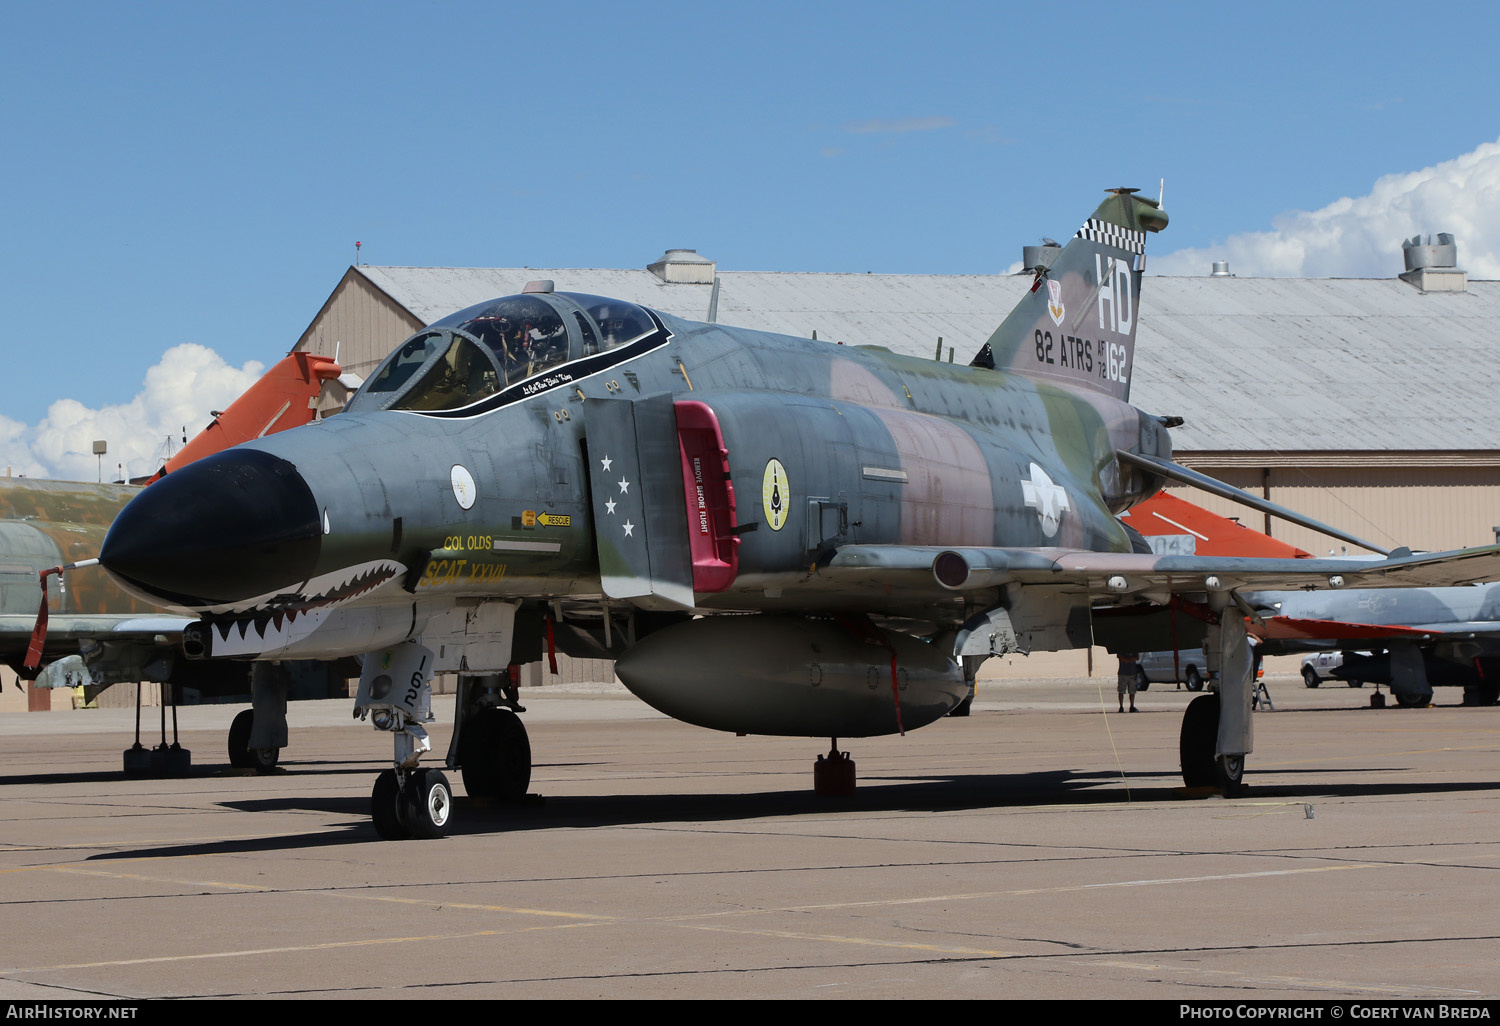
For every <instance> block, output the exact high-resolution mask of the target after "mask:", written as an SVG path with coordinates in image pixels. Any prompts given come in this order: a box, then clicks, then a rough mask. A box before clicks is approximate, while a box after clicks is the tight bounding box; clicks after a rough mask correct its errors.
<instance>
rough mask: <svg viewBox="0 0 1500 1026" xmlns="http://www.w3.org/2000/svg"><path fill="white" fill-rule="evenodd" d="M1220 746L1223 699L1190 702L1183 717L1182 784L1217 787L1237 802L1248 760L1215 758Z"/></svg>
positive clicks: (1205, 697) (1201, 698)
mask: <svg viewBox="0 0 1500 1026" xmlns="http://www.w3.org/2000/svg"><path fill="white" fill-rule="evenodd" d="M1218 746H1219V695H1218V692H1210V693H1209V694H1206V695H1199V696H1198V697H1197V698H1195V699H1193V700H1192V701H1191V702H1189V703H1188V707H1187V711H1186V712H1184V713H1183V714H1182V733H1181V735H1180V736H1179V739H1178V755H1179V756H1180V758H1181V761H1182V782H1183V784H1185V785H1186V786H1188V787H1215V788H1218V789H1219V790H1220V791H1223V792H1224V794H1225V795H1227V796H1229V797H1230V798H1233V797H1235V796H1236V795H1238V794H1240V793H1241V792H1242V791H1243V790H1244V786H1245V785H1244V777H1245V757H1244V756H1243V755H1224V756H1220V755H1215V754H1214V752H1215V750H1216V749H1217V748H1218Z"/></svg>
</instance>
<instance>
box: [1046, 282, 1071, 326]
mask: <svg viewBox="0 0 1500 1026" xmlns="http://www.w3.org/2000/svg"><path fill="white" fill-rule="evenodd" d="M1067 312H1068V311H1067V310H1066V309H1065V308H1064V307H1063V301H1062V282H1060V281H1051V280H1050V279H1049V280H1048V282H1047V316H1048V317H1051V318H1052V323H1053V324H1055V325H1057V326H1058V327H1059V328H1061V327H1062V322H1063V315H1064V314H1066V313H1067Z"/></svg>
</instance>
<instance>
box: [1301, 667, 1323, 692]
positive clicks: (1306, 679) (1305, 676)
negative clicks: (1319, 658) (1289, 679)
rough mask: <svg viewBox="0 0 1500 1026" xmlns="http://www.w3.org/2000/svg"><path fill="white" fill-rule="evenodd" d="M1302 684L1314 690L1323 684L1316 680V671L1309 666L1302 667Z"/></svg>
mask: <svg viewBox="0 0 1500 1026" xmlns="http://www.w3.org/2000/svg"><path fill="white" fill-rule="evenodd" d="M1302 683H1304V684H1306V685H1307V686H1308V687H1310V688H1315V687H1317V686H1318V685H1319V684H1321V683H1323V682H1322V681H1321V680H1320V679H1319V678H1318V671H1317V670H1314V669H1313V668H1312V667H1311V666H1304V667H1302Z"/></svg>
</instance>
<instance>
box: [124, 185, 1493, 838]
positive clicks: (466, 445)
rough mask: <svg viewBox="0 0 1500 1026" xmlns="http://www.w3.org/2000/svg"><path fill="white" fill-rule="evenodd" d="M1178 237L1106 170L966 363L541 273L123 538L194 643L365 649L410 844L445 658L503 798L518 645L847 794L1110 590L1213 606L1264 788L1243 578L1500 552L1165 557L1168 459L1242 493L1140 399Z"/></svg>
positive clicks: (1431, 580)
mask: <svg viewBox="0 0 1500 1026" xmlns="http://www.w3.org/2000/svg"><path fill="white" fill-rule="evenodd" d="M1166 224H1167V216H1166V213H1165V212H1164V211H1163V210H1162V209H1161V208H1160V206H1159V203H1156V202H1153V201H1151V200H1149V199H1146V198H1143V197H1141V196H1139V195H1136V191H1135V190H1133V189H1117V190H1111V191H1110V193H1109V194H1108V196H1107V198H1106V199H1105V200H1104V201H1103V202H1102V203H1101V204H1100V205H1099V206H1098V208H1097V209H1096V210H1095V211H1094V213H1093V215H1092V216H1090V217H1089V218H1088V220H1087V221H1086V222H1085V223H1084V225H1083V226H1082V228H1080V229H1079V231H1078V233H1077V234H1076V235H1075V236H1074V238H1073V239H1072V240H1071V241H1070V243H1069V244H1068V245H1067V246H1066V247H1063V248H1050V247H1049V249H1051V252H1050V253H1049V254H1048V255H1049V256H1050V257H1051V258H1052V259H1050V260H1049V261H1048V262H1046V263H1044V264H1039V265H1038V266H1037V267H1035V268H1032V269H1031V273H1032V274H1033V275H1034V285H1033V287H1032V289H1031V291H1030V292H1029V293H1028V294H1027V296H1026V297H1024V298H1023V299H1022V301H1021V302H1020V304H1019V305H1018V306H1017V307H1016V308H1015V310H1013V311H1012V312H1011V313H1010V315H1009V316H1008V317H1006V318H1005V320H1004V321H1003V322H1002V323H1001V324H1000V326H999V327H998V328H997V329H996V330H995V332H994V333H993V335H992V336H991V337H990V338H989V340H988V341H987V342H986V343H985V344H984V346H983V347H982V349H981V350H980V351H979V354H978V355H977V356H976V357H975V359H974V361H973V362H972V364H971V365H969V366H955V365H952V364H946V363H940V362H937V361H924V360H919V359H912V358H908V357H904V356H898V355H895V354H893V353H891V352H889V351H887V350H883V349H881V348H879V347H861V346H847V345H832V344H829V343H826V342H818V341H814V340H809V339H801V338H793V337H789V336H783V335H776V334H771V333H767V332H762V331H752V330H746V329H739V328H733V327H727V326H724V325H721V324H704V323H696V322H692V321H688V320H684V319H681V318H678V317H674V316H670V315H668V314H665V313H661V312H658V311H655V310H651V309H648V308H646V307H643V306H639V305H636V304H633V303H628V302H622V301H619V300H615V299H608V298H604V297H600V296H594V295H586V294H580V293H574V292H568V291H558V290H556V289H555V287H554V283H553V282H550V281H538V282H533V283H531V284H530V285H528V286H527V288H526V290H525V291H524V292H523V293H522V294H521V295H515V296H508V297H505V298H501V299H496V300H494V301H491V302H486V303H481V304H479V305H477V306H474V307H470V308H468V309H465V310H461V311H459V312H457V313H455V314H452V315H451V316H449V317H445V318H443V319H441V320H439V321H437V322H435V323H433V324H432V325H430V326H429V327H427V328H426V329H423V330H422V331H419V332H418V333H417V334H416V335H414V336H413V337H412V338H411V339H409V340H408V341H407V342H405V343H403V344H402V345H401V346H400V347H399V348H398V349H397V350H396V351H395V352H393V353H392V354H391V355H390V356H389V357H388V358H387V359H386V361H385V362H384V363H383V364H382V365H381V366H380V367H379V368H378V369H377V370H376V372H375V373H374V374H372V375H371V377H370V378H369V379H368V381H366V383H365V384H364V385H363V386H362V387H361V389H360V390H359V391H358V392H357V393H356V394H355V395H354V396H353V397H352V398H351V400H350V402H349V404H348V406H347V407H346V410H345V412H344V413H342V414H340V415H339V416H336V417H332V418H329V419H327V420H324V421H321V422H319V423H315V424H312V425H309V426H307V427H303V428H298V429H295V430H292V431H287V432H284V433H282V434H279V435H276V436H274V437H267V438H263V439H259V440H256V441H252V442H249V443H246V444H244V445H241V446H239V447H237V448H234V449H230V450H228V451H226V452H223V453H220V454H218V455H215V456H211V457H209V458H207V459H204V460H201V461H199V462H198V463H195V464H193V465H192V466H190V467H187V468H184V469H183V470H181V471H178V472H177V473H175V474H172V475H170V476H168V477H167V478H166V479H164V480H163V481H161V482H160V483H158V484H156V485H153V486H152V487H151V488H150V489H148V490H147V491H146V492H144V493H143V494H142V495H140V496H139V497H137V498H136V499H135V500H133V501H132V502H131V503H130V505H129V506H127V507H126V508H125V510H124V511H123V512H122V513H121V514H120V516H119V517H118V518H117V519H116V521H115V523H114V525H113V527H112V528H111V529H110V532H109V535H108V537H107V538H106V540H105V543H104V547H103V550H102V553H101V557H100V558H101V560H102V562H103V564H104V566H105V567H106V568H107V569H108V571H109V573H110V574H111V575H112V576H113V577H114V578H115V579H116V580H117V581H119V582H120V583H121V584H122V585H123V586H124V587H126V588H128V589H130V590H131V591H133V592H135V593H136V594H138V595H141V596H142V597H145V598H148V599H150V600H151V601H154V602H161V603H165V604H167V605H169V606H171V607H175V608H177V609H180V610H184V611H190V612H191V613H192V614H194V615H196V616H197V617H198V618H199V619H198V620H197V622H196V623H195V624H194V625H193V626H191V627H189V628H188V629H186V630H185V631H184V648H185V649H186V651H187V652H188V654H189V655H190V656H197V657H202V658H210V657H214V658H226V657H228V658H244V659H253V660H274V659H282V658H332V657H338V656H345V655H351V654H359V655H360V656H361V657H362V660H363V671H362V675H361V679H360V688H359V695H358V697H357V699H356V714H357V715H360V716H366V715H367V716H369V718H370V721H371V722H372V723H373V725H374V726H375V728H376V729H378V730H383V731H387V732H389V733H390V734H391V735H392V737H393V747H394V750H395V754H394V759H393V766H392V768H391V769H388V770H385V771H384V772H382V773H381V774H380V775H379V776H378V777H377V779H376V781H375V786H374V790H373V793H372V797H371V812H372V818H373V819H374V823H375V827H376V829H377V831H378V832H379V834H380V835H381V836H382V837H386V838H401V837H411V836H416V837H430V836H437V835H440V834H442V833H444V832H445V831H446V830H447V829H448V824H449V822H450V820H449V817H450V815H451V811H452V800H451V791H450V787H449V784H448V781H447V778H446V776H445V775H444V774H443V773H442V772H441V771H439V770H437V769H433V768H425V767H422V766H421V765H420V759H421V756H422V754H423V753H424V752H425V751H428V750H429V749H430V746H431V742H430V739H429V738H428V736H427V733H426V730H425V728H424V726H423V724H424V723H425V722H428V721H430V711H429V709H430V702H429V696H430V691H429V684H428V681H429V680H430V677H431V675H432V674H433V673H434V672H436V671H451V672H456V673H457V674H458V675H459V687H458V705H457V709H458V722H457V723H456V724H455V730H454V735H453V740H452V742H451V744H450V746H449V750H448V753H447V760H446V762H447V766H448V767H449V768H450V769H451V768H458V769H460V770H461V771H462V773H463V780H464V784H465V787H466V789H467V791H468V793H469V794H470V795H471V796H475V795H482V796H490V797H499V798H504V797H514V796H517V795H520V794H524V792H525V790H526V788H527V787H528V785H529V779H530V748H529V742H528V741H527V738H526V733H525V730H524V727H523V726H522V725H521V722H520V720H519V718H518V717H517V716H516V714H515V713H516V710H517V703H516V701H515V693H514V690H513V689H511V688H510V687H509V684H510V680H509V677H508V676H507V670H508V668H509V667H510V666H512V664H516V663H524V662H528V661H531V660H535V659H539V658H541V656H542V655H543V653H545V652H551V651H555V650H561V651H564V652H569V653H572V654H576V655H586V656H595V657H598V656H613V657H616V658H617V662H616V671H617V673H618V675H619V677H620V679H621V680H622V681H623V682H624V683H625V685H626V686H627V687H628V688H630V689H631V690H632V691H633V692H634V693H635V694H637V695H638V696H640V697H641V698H642V699H644V700H645V701H647V702H648V703H650V704H651V705H653V706H655V707H656V708H657V709H659V710H662V711H663V712H666V713H668V714H670V715H672V716H675V717H678V718H680V719H683V720H685V721H687V722H690V723H694V724H698V725H700V726H704V727H708V728H711V729H716V730H723V731H732V732H736V733H744V734H777V735H794V736H808V737H822V738H831V739H832V751H830V753H829V755H828V757H827V758H825V759H823V760H821V761H820V763H819V772H817V773H815V782H816V783H820V784H822V785H823V786H824V787H826V788H829V789H838V788H843V787H847V786H852V783H853V779H852V778H853V766H852V762H851V761H850V760H849V759H848V757H847V754H846V753H843V752H840V751H839V750H838V739H839V738H849V737H863V736H872V735H880V734H891V733H898V732H904V731H907V730H913V729H916V728H918V727H921V726H923V725H926V724H930V723H932V722H934V721H936V720H937V719H939V718H940V717H942V716H943V715H944V714H945V713H947V712H949V711H950V710H952V709H953V708H954V707H955V706H956V705H957V704H958V703H959V702H961V701H962V700H963V699H964V697H965V696H966V695H967V694H968V693H969V688H970V684H971V683H972V680H973V675H974V673H975V671H976V670H977V668H978V666H979V664H980V663H981V662H982V661H983V660H984V659H985V658H988V657H989V656H992V655H998V654H1003V653H1006V652H1014V651H1019V652H1027V651H1032V650H1048V649H1063V648H1072V647H1078V646H1084V645H1088V644H1090V643H1091V641H1092V640H1093V639H1092V637H1091V631H1090V624H1091V607H1092V606H1093V605H1094V604H1095V603H1097V602H1100V601H1106V602H1114V603H1117V604H1120V605H1122V606H1130V607H1143V608H1144V607H1155V608H1165V607H1167V606H1168V605H1172V606H1173V608H1176V607H1177V606H1178V605H1183V604H1187V605H1191V606H1193V607H1194V608H1195V609H1196V611H1197V614H1198V615H1199V616H1201V617H1202V618H1205V619H1208V620H1212V621H1214V622H1215V624H1216V627H1215V629H1214V632H1213V635H1212V637H1211V638H1210V649H1211V653H1212V655H1211V666H1212V667H1213V668H1216V669H1218V670H1219V671H1220V676H1221V678H1222V684H1221V690H1220V693H1219V694H1217V695H1205V696H1201V697H1199V698H1198V699H1196V700H1195V702H1194V704H1193V705H1192V706H1191V707H1190V708H1189V711H1188V714H1187V717H1186V718H1185V720H1184V726H1183V741H1182V751H1183V772H1184V778H1185V779H1186V780H1187V782H1188V783H1189V784H1193V785H1199V784H1203V785H1210V784H1213V783H1215V782H1217V783H1218V784H1219V785H1221V786H1223V787H1225V788H1226V789H1229V790H1234V789H1237V788H1238V787H1239V785H1240V781H1241V777H1242V773H1243V761H1244V756H1245V754H1246V753H1248V752H1250V751H1251V749H1252V745H1251V740H1252V739H1251V730H1250V716H1249V699H1250V689H1249V685H1248V681H1249V673H1250V655H1249V649H1248V646H1247V643H1246V632H1245V615H1244V611H1242V610H1241V608H1240V607H1241V606H1242V605H1243V599H1242V597H1241V596H1240V592H1241V590H1243V589H1251V588H1253V589H1257V590H1264V589H1267V588H1303V587H1307V588H1327V587H1339V586H1341V585H1343V584H1345V583H1367V584H1369V585H1371V586H1377V587H1378V586H1385V585H1394V584H1398V583H1411V584H1438V583H1441V584H1453V583H1462V582H1466V581H1470V580H1477V579H1482V578H1483V577H1485V576H1495V575H1497V574H1500V551H1497V549H1495V548H1490V549H1482V550H1464V551H1463V552H1460V553H1450V554H1441V555H1438V556H1424V557H1413V556H1412V555H1410V554H1409V553H1406V552H1397V553H1394V554H1390V555H1389V556H1388V558H1386V559H1383V560H1379V561H1376V562H1374V563H1370V564H1365V565H1361V566H1358V567H1351V566H1350V565H1349V564H1348V563H1346V562H1341V561H1334V560H1319V559H1287V560H1274V559H1272V560H1255V559H1232V558H1224V557H1198V556H1157V555H1154V554H1152V553H1150V551H1149V547H1147V546H1145V545H1144V543H1143V540H1142V539H1140V538H1139V536H1133V535H1132V532H1130V531H1129V530H1127V529H1126V528H1125V527H1124V526H1123V525H1122V524H1121V522H1120V521H1119V520H1118V519H1117V514H1119V513H1121V512H1123V511H1124V510H1126V509H1128V508H1129V507H1130V506H1131V505H1133V504H1135V503H1137V502H1140V501H1141V500H1143V499H1145V498H1147V497H1148V496H1150V495H1152V494H1154V493H1155V492H1157V491H1158V490H1159V489H1160V487H1161V486H1162V483H1163V481H1164V479H1165V478H1166V477H1168V476H1171V477H1174V478H1179V479H1186V480H1192V481H1196V482H1197V483H1199V484H1200V485H1203V486H1205V487H1211V488H1218V489H1220V490H1224V489H1226V487H1227V486H1224V485H1222V484H1219V483H1217V482H1213V481H1212V480H1211V479H1208V478H1203V477H1202V475H1196V474H1194V472H1192V471H1189V470H1186V469H1185V468H1182V467H1179V466H1177V465H1176V464H1174V463H1172V461H1171V440H1170V435H1169V430H1168V429H1169V428H1170V427H1171V426H1174V425H1175V424H1176V423H1180V419H1177V418H1172V417H1165V416H1159V415H1156V414H1152V413H1148V412H1145V411H1142V410H1138V409H1136V408H1135V407H1133V406H1131V405H1129V402H1128V399H1129V391H1130V383H1131V378H1132V374H1133V373H1134V367H1135V364H1134V342H1135V330H1136V322H1137V310H1138V299H1139V295H1140V287H1141V275H1142V272H1143V269H1144V252H1145V240H1146V236H1147V234H1148V233H1151V232H1158V231H1161V230H1162V229H1163V228H1165V227H1166ZM1226 358H1227V354H1226ZM1229 491H1234V490H1233V489H1229ZM1257 501H1258V500H1257ZM1258 508H1270V509H1274V510H1276V511H1277V512H1278V513H1281V514H1285V515H1287V516H1288V517H1291V518H1292V519H1295V520H1297V522H1300V523H1305V524H1311V523H1312V522H1310V521H1308V520H1306V518H1297V517H1296V516H1295V515H1294V514H1290V513H1289V512H1288V511H1284V510H1281V509H1280V507H1272V506H1270V505H1269V504H1262V506H1261V507H1258ZM1314 526H1317V527H1319V528H1321V529H1324V530H1327V531H1329V532H1330V533H1332V534H1333V535H1334V536H1335V537H1341V538H1344V539H1346V540H1350V541H1353V542H1355V543H1356V544H1364V543H1361V542H1359V541H1358V539H1355V538H1352V536H1350V535H1347V534H1343V533H1342V532H1337V531H1335V530H1334V529H1332V528H1326V527H1324V525H1314ZM1143 647H1147V646H1145V645H1140V644H1136V645H1133V646H1132V650H1135V649H1139V648H1143ZM1221 696H1222V699H1223V700H1222V702H1221Z"/></svg>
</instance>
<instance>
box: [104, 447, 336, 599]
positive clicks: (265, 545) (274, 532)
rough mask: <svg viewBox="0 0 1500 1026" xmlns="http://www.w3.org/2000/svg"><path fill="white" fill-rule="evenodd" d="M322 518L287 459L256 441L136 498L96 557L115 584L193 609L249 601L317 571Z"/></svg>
mask: <svg viewBox="0 0 1500 1026" xmlns="http://www.w3.org/2000/svg"><path fill="white" fill-rule="evenodd" d="M322 537H323V526H322V520H321V517H320V515H319V512H318V506H317V502H316V500H315V499H314V498H313V494H312V490H311V489H310V488H309V487H308V485H307V482H306V481H304V480H303V478H302V475H301V474H299V473H298V472H297V468H296V466H295V465H293V464H292V463H290V462H288V461H287V460H284V459H281V458H280V457H277V456H274V455H272V454H271V453H268V452H262V451H259V450H255V449H236V450H230V451H226V452H222V453H219V454H217V455H215V456H210V457H208V458H207V459H203V460H200V461H198V462H197V463H194V464H191V465H190V466H187V467H184V468H183V469H181V470H179V471H177V472H175V473H172V474H168V475H167V476H166V477H164V478H162V479H161V480H160V481H158V482H156V483H155V484H153V485H151V487H149V488H147V489H146V490H145V491H144V492H142V493H141V494H140V495H138V496H136V498H135V499H133V500H132V501H131V502H130V504H129V505H128V506H126V507H125V509H124V510H123V511H122V512H121V513H120V515H119V516H118V517H117V518H116V519H115V522H114V524H113V526H112V527H111V528H110V531H109V534H108V535H107V536H106V537H105V539H104V547H103V551H102V552H101V553H100V562H101V563H103V564H104V567H105V569H106V570H108V571H109V572H110V573H111V574H112V575H113V576H114V577H115V578H116V579H117V580H119V581H120V583H121V584H123V585H125V586H126V587H127V588H130V589H131V590H133V591H136V592H138V593H141V594H144V595H147V596H149V597H151V598H153V599H155V600H157V601H160V602H165V603H167V604H170V605H174V606H186V607H189V608H194V609H207V608H214V607H219V608H223V607H233V606H236V605H249V604H254V602H255V600H257V599H259V598H261V597H263V596H272V595H277V594H278V593H281V592H285V591H290V590H292V589H297V590H298V591H301V588H300V587H299V586H301V585H302V584H303V583H304V582H307V581H308V579H309V578H310V577H312V575H313V571H314V569H315V568H316V565H317V561H318V555H319V552H320V549H321V545H322Z"/></svg>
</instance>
